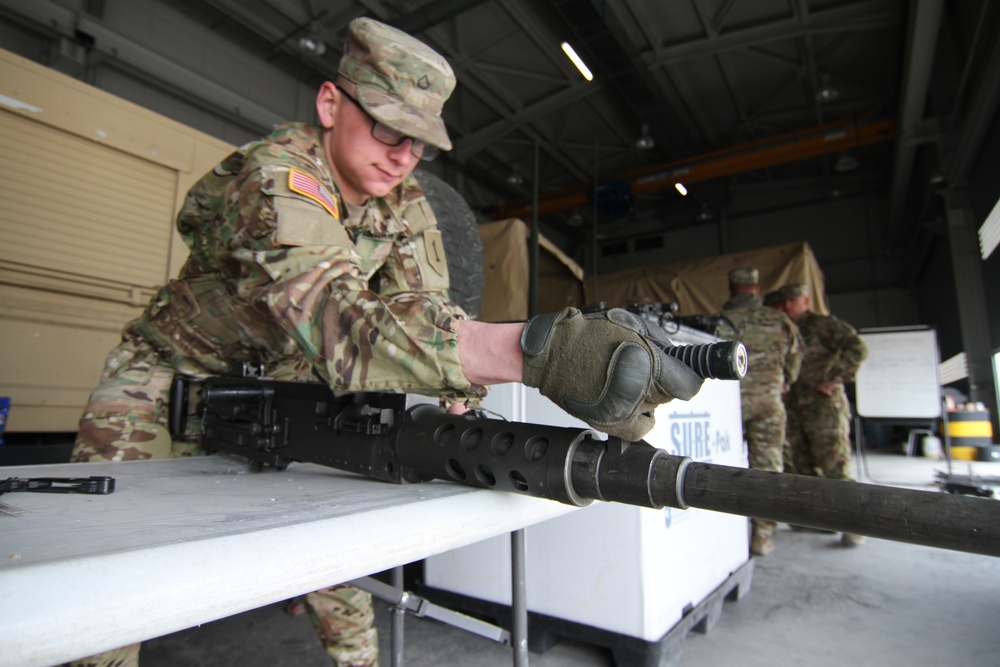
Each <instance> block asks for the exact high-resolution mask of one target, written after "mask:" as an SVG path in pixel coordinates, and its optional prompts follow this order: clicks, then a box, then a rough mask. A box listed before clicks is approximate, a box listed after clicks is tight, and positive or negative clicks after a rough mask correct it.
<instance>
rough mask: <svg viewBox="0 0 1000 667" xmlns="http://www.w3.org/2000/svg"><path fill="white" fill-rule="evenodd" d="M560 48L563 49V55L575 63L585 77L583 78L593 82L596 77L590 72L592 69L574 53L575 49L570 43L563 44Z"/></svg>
mask: <svg viewBox="0 0 1000 667" xmlns="http://www.w3.org/2000/svg"><path fill="white" fill-rule="evenodd" d="M559 46H561V47H562V50H563V53H565V54H566V56H567V57H568V58H569V59H570V60H572V61H573V64H574V65H576V68H577V69H578V70H580V74H582V75H583V78H584V79H586V80H587V81H593V80H594V75H593V74H592V73H591V72H590V68H589V67H587V64H586V63H584V62H583V59H582V58H580V56H578V55H576V51H574V50H573V47H572V46H570V45H569V42H563V43H562V44H560V45H559Z"/></svg>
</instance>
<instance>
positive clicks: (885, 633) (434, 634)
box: [141, 453, 1000, 667]
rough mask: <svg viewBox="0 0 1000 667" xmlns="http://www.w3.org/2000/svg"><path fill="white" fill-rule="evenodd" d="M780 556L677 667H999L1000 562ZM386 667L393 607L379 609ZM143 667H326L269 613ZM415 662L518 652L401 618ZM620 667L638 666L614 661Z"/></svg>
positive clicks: (595, 654)
mask: <svg viewBox="0 0 1000 667" xmlns="http://www.w3.org/2000/svg"><path fill="white" fill-rule="evenodd" d="M865 462H866V465H865V467H864V469H863V474H862V475H861V478H862V480H863V481H867V482H870V483H880V484H889V485H896V486H907V487H910V488H917V489H925V490H930V491H937V487H936V486H935V485H934V484H935V476H934V471H935V470H945V469H946V468H947V466H946V464H945V463H944V462H941V461H932V460H929V459H923V458H907V457H903V456H901V455H897V454H885V453H877V454H870V455H869V456H867V457H866V459H865ZM953 472H955V473H969V472H971V473H972V474H974V475H978V476H985V477H997V476H1000V463H973V464H970V463H967V462H956V463H955V464H954V465H953ZM776 544H777V549H776V550H775V551H774V552H773V553H772V554H770V555H769V556H767V557H765V558H757V559H755V562H754V565H755V569H754V574H753V580H752V588H751V590H750V592H749V594H747V595H746V596H744V597H743V598H742V599H741V600H739V601H736V602H727V603H725V604H724V605H723V612H722V615H721V618H720V619H719V620H718V622H717V624H715V626H714V627H712V628H711V629H710V630H709V631H708V632H707V633H705V634H698V633H691V634H689V635H688V636H687V638H686V640H684V641H683V642H681V643H680V644H679V647H678V649H677V650H675V651H674V652H672V653H671V654H670V655H668V656H664V661H663V664H664V665H665V666H666V665H667V664H669V665H670V666H671V667H673V666H674V665H679V666H682V667H719V666H721V665H735V664H739V665H741V667H755V666H758V665H759V666H761V667H764V666H767V667H773V666H774V665H808V666H810V667H827V666H828V667H834V666H836V667H841V666H842V665H852V666H854V667H861V666H867V665H872V666H876V665H877V666H878V667H894V666H897V665H898V666H900V667H903V666H907V667H910V666H913V665H946V664H953V665H977V666H978V665H1000V632H998V631H997V619H998V618H1000V559H998V558H992V557H988V556H977V555H973V554H966V553H961V552H954V551H946V550H942V549H936V548H931V547H922V546H914V545H910V544H904V543H898V542H888V541H884V540H877V539H869V540H868V542H867V543H866V544H865V545H863V546H861V547H858V548H855V549H844V548H841V547H840V546H839V545H838V540H837V536H831V535H819V534H812V533H801V532H792V531H791V530H789V529H788V527H787V526H782V527H781V530H780V531H779V533H778V534H777V536H776ZM377 622H378V625H379V629H380V640H381V644H382V665H383V666H384V667H388V666H389V665H390V663H391V660H390V656H391V653H390V647H389V643H388V642H389V636H390V632H389V610H388V607H387V605H386V604H384V603H381V602H377ZM529 661H530V664H531V665H532V667H571V666H572V667H608V666H612V665H614V664H615V663H614V660H613V659H612V656H611V654H610V653H609V652H608V651H607V650H606V649H603V648H598V647H595V646H592V645H587V644H581V643H577V642H572V641H561V642H559V643H557V644H556V645H555V646H553V647H552V648H551V649H549V650H548V651H547V652H545V653H541V654H537V653H531V654H530V657H529ZM141 663H142V665H143V667H202V666H203V667H208V666H212V667H228V666H233V667H236V666H239V667H265V666H266V667H328V666H329V665H330V661H329V660H328V659H327V658H326V656H325V654H324V653H323V651H322V649H321V648H320V645H319V642H318V640H317V639H316V638H315V636H314V635H313V632H312V628H311V626H310V624H309V621H308V620H307V618H306V617H305V616H296V617H293V616H290V615H288V614H287V613H285V610H284V605H271V606H268V607H264V608H261V609H257V610H254V611H250V612H247V613H244V614H239V615H237V616H233V617H230V618H227V619H223V620H220V621H217V622H215V623H210V624H206V625H204V626H201V627H199V628H193V629H190V630H186V631H184V632H179V633H176V634H173V635H168V636H165V637H160V638H158V639H154V640H151V641H148V642H146V643H145V644H144V646H143V651H142V660H141ZM404 664H405V665H406V666H407V667H430V666H431V665H433V666H435V667H449V666H456V667H459V666H461V667H494V666H496V667H500V666H507V665H511V664H512V655H511V649H510V648H509V647H507V646H503V645H500V644H495V643H493V642H491V641H489V640H487V639H483V638H480V637H477V636H474V635H470V634H468V633H464V632H461V631H458V630H455V629H453V628H451V627H449V626H446V625H443V624H441V623H438V622H436V621H433V620H427V619H419V618H413V617H407V618H406V640H405V661H404ZM617 667H631V666H628V665H618V666H617Z"/></svg>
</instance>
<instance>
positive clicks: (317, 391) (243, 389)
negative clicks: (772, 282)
mask: <svg viewBox="0 0 1000 667" xmlns="http://www.w3.org/2000/svg"><path fill="white" fill-rule="evenodd" d="M674 349H675V350H676V353H675V356H678V358H681V359H682V360H683V361H685V362H686V363H688V364H689V365H691V366H692V368H694V369H695V370H696V372H699V373H700V374H702V375H703V377H720V373H718V372H717V371H719V369H720V368H722V369H725V368H727V364H729V362H730V361H731V360H732V359H733V358H734V356H738V355H739V353H740V350H742V353H743V355H744V358H745V350H743V349H742V345H741V344H739V343H713V344H708V345H688V346H678V347H677V348H674ZM713 359H714V360H715V361H716V362H718V361H719V360H720V359H721V360H722V361H721V363H715V365H714V366H713V364H712V363H710V362H711V360H713ZM705 360H709V361H705ZM729 367H736V368H737V371H728V374H727V372H724V373H722V374H721V377H722V378H723V379H724V378H727V377H729V378H730V379H736V378H738V377H739V374H738V373H739V370H738V365H737V366H733V365H732V364H729ZM743 371H744V372H745V366H744V368H743ZM734 372H736V373H737V374H736V375H733V373H734ZM171 394H172V396H171V415H170V427H171V431H172V433H173V434H174V437H176V438H187V439H193V440H197V441H198V442H199V443H200V444H201V445H202V446H203V447H205V448H206V449H208V450H211V451H221V452H228V453H234V454H238V455H240V456H243V457H246V458H247V459H249V460H250V462H251V466H252V467H253V468H254V469H257V470H259V469H261V468H263V467H265V466H273V467H274V468H277V469H279V470H281V469H284V468H286V467H287V466H288V465H289V464H291V463H292V462H294V461H301V462H309V463H317V464H320V465H325V466H330V467H333V468H338V469H341V470H346V471H349V472H354V473H358V474H361V475H367V476H369V477H373V478H375V479H379V480H383V481H387V482H394V483H398V484H401V483H408V482H425V481H429V480H431V479H441V480H446V481H450V482H456V483H459V484H464V485H468V486H474V487H480V488H485V489H493V490H497V491H509V492H514V493H522V494H527V495H532V496H536V497H540V498H547V499H550V500H556V501H559V502H562V503H568V504H571V505H577V506H584V505H587V504H589V503H590V502H592V501H593V500H602V501H611V502H620V503H625V504H629V505H636V506H640V507H649V508H662V507H672V508H677V509H687V508H689V507H698V508H702V509H706V510H713V511H718V512H724V513H728V514H738V515H742V516H748V517H756V518H760V519H767V520H772V521H778V522H782V523H790V524H796V525H803V526H810V527H813V528H819V529H827V530H833V531H838V532H849V533H856V534H863V535H869V536H872V537H879V538H884V539H889V540H896V541H901V542H911V543H914V544H923V545H927V546H935V547H941V548H945V549H954V550H958V551H967V552H970V553H979V554H986V555H992V556H1000V504H997V502H996V501H994V500H992V499H985V498H971V497H965V496H955V495H949V494H944V493H933V492H927V491H913V490H908V489H900V488H894V487H885V486H876V485H870V484H862V483H853V482H845V481H840V480H829V479H822V478H816V477H805V476H799V475H789V474H783V473H775V472H770V471H763V470H753V469H747V468H735V467H730V466H720V465H713V464H708V463H699V462H695V461H692V460H691V459H690V458H687V457H681V456H673V455H670V454H668V453H667V452H666V451H664V450H662V449H659V448H656V447H653V446H652V445H650V444H649V443H647V442H645V441H639V442H627V441H624V440H622V439H620V438H614V437H611V438H608V439H606V440H605V439H603V438H601V437H600V436H599V434H598V433H596V432H595V431H593V430H590V429H584V428H566V427H557V426H546V425H538V424H524V423H517V422H509V421H504V420H501V419H489V418H484V417H482V416H478V415H468V414H467V415H454V414H449V413H447V412H445V411H444V410H442V409H440V408H439V407H438V406H436V405H431V404H426V403H424V404H418V405H415V406H412V407H409V408H407V406H406V395H404V394H392V393H357V394H348V395H342V396H337V395H335V394H334V392H332V391H331V390H330V388H329V387H328V386H327V385H325V384H321V383H299V382H278V381H273V380H268V379H259V378H226V377H212V378H208V379H205V380H201V381H195V380H192V379H188V378H183V377H178V378H176V379H175V381H174V384H173V387H172V391H171ZM192 399H196V400H197V404H196V409H195V410H194V411H193V412H194V415H195V416H196V418H195V419H194V420H191V423H190V425H189V424H188V418H187V416H188V409H189V406H194V405H195V403H194V402H193V401H192ZM196 421H197V422H200V424H198V425H197V426H196V425H195V422H196ZM188 431H191V432H190V433H189V432H188Z"/></svg>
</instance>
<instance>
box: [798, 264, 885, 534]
mask: <svg viewBox="0 0 1000 667" xmlns="http://www.w3.org/2000/svg"><path fill="white" fill-rule="evenodd" d="M781 293H782V295H783V296H784V297H785V312H786V313H788V316H789V317H790V318H792V320H793V321H794V322H795V323H796V324H797V325H798V327H799V331H800V332H801V333H802V339H803V340H804V341H805V355H804V357H803V359H802V370H801V372H800V373H799V379H798V380H797V381H796V382H795V384H793V385H792V389H791V391H790V392H789V394H788V430H787V435H788V451H786V453H785V470H786V472H791V473H795V474H799V475H812V476H818V477H828V478H830V479H843V480H852V481H853V480H854V475H853V473H852V472H851V441H850V429H851V410H850V406H849V405H848V402H847V393H846V392H845V391H844V383H845V382H853V381H854V377H855V375H857V372H858V368H859V367H860V366H861V362H862V361H864V359H865V357H867V356H868V348H867V347H866V346H865V344H864V341H862V340H861V338H860V337H859V336H858V332H857V331H855V330H854V327H852V326H851V325H849V324H847V323H846V322H844V321H842V320H840V319H838V318H836V317H834V316H832V315H819V314H816V313H813V312H810V310H809V304H810V302H811V300H810V296H809V288H808V287H807V286H806V285H803V284H801V283H792V284H789V285H785V286H784V287H782V288H781ZM862 542H864V537H862V536H860V535H854V534H851V533H844V534H843V535H842V536H841V544H843V545H844V546H850V547H853V546H857V545H858V544H861V543H862Z"/></svg>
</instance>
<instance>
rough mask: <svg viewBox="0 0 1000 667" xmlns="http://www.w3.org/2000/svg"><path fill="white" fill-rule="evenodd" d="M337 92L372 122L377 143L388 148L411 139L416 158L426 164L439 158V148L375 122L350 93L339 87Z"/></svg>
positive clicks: (411, 148)
mask: <svg viewBox="0 0 1000 667" xmlns="http://www.w3.org/2000/svg"><path fill="white" fill-rule="evenodd" d="M337 90H339V91H340V92H341V93H343V95H344V97H346V98H347V99H349V100H350V101H351V102H353V103H354V106H356V107H357V108H358V109H360V110H361V113H363V114H364V115H365V116H367V117H368V120H370V121H371V122H372V137H374V139H375V141H377V142H379V143H380V144H385V145H386V146H399V145H400V144H402V143H403V142H404V141H406V140H407V139H409V140H410V141H411V142H412V143H410V152H411V153H413V156H414V157H416V158H420V159H421V160H424V161H425V162H430V161H431V160H433V159H434V158H436V157H437V156H438V153H439V152H440V150H439V149H438V147H437V146H432V145H431V144H428V143H425V142H423V141H421V140H420V139H414V138H413V137H410V136H407V135H405V134H403V133H402V132H400V131H399V130H394V129H392V128H391V127H389V126H388V125H386V124H385V123H383V122H381V121H378V120H375V119H374V118H372V116H371V114H369V113H368V112H367V111H365V109H364V107H363V106H361V104H360V103H359V102H358V101H357V100H356V99H354V97H352V96H351V94H350V93H348V92H347V91H346V90H344V89H343V88H341V87H340V86H337Z"/></svg>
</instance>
